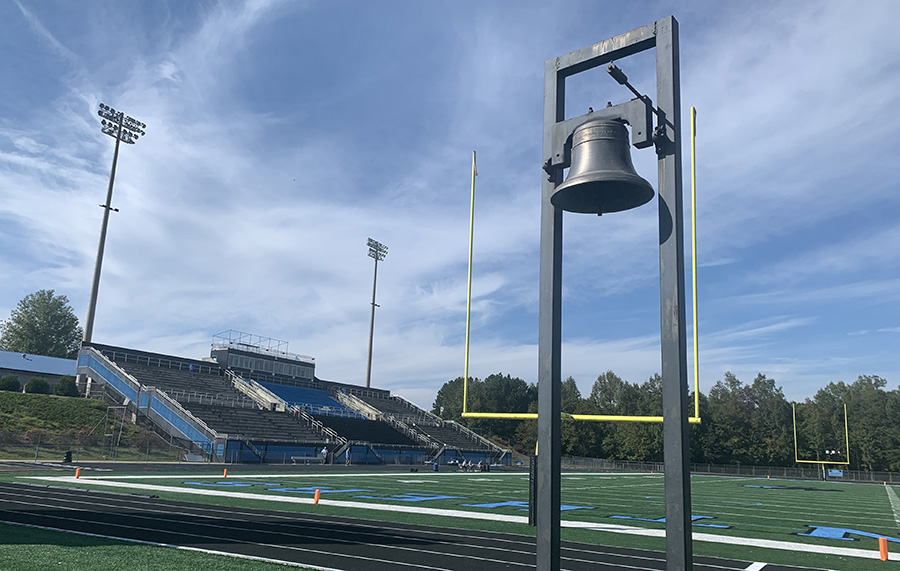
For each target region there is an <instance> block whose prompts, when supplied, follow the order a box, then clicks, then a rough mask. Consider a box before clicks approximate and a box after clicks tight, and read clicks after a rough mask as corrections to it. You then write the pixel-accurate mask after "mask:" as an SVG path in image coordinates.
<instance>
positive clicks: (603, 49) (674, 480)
mask: <svg viewBox="0 0 900 571" xmlns="http://www.w3.org/2000/svg"><path fill="white" fill-rule="evenodd" d="M653 48H655V49H656V82H657V95H656V107H655V108H654V107H653V106H652V104H651V102H650V100H649V98H646V97H638V98H635V99H632V100H631V101H629V102H627V103H623V104H620V105H616V106H613V107H608V108H606V109H602V110H600V111H595V112H593V113H589V114H588V115H582V116H580V117H575V118H572V119H569V120H566V119H565V81H566V79H567V78H568V77H571V76H573V75H576V74H578V73H581V72H584V71H587V70H589V69H593V68H595V67H598V66H600V65H603V64H607V63H611V62H613V61H615V60H621V59H622V58H625V57H627V56H630V55H634V54H636V53H639V52H642V51H646V50H650V49H653ZM680 91H681V88H680V71H679V48H678V22H677V21H676V20H675V18H674V17H672V16H669V17H666V18H662V19H660V20H657V21H655V22H653V23H651V24H648V25H646V26H643V27H641V28H637V29H635V30H632V31H630V32H627V33H625V34H622V35H620V36H616V37H614V38H610V39H608V40H604V41H602V42H599V43H597V44H594V45H592V46H588V47H586V48H582V49H580V50H577V51H574V52H571V53H569V54H566V55H563V56H560V57H557V58H554V59H551V60H548V61H547V62H545V64H544V129H543V132H544V133H543V149H544V150H543V157H544V158H545V161H546V162H545V164H544V165H543V166H544V170H545V171H546V172H547V175H548V176H545V177H544V180H543V183H542V189H541V191H542V197H541V248H540V298H539V299H540V301H539V306H540V312H539V332H538V446H539V448H540V450H541V453H540V454H539V455H538V484H537V488H538V489H537V505H536V511H537V524H538V528H537V568H538V570H540V571H558V570H559V568H560V567H559V565H560V559H559V555H560V455H561V442H560V417H561V408H560V401H561V396H560V384H561V362H560V361H561V341H562V326H561V308H562V222H563V217H562V213H563V208H565V206H566V201H565V200H563V201H560V200H558V199H557V200H556V201H553V200H552V198H553V196H554V193H555V192H556V191H557V188H558V187H559V186H561V185H562V183H563V180H562V179H563V171H564V169H565V168H566V167H569V166H570V165H571V155H572V135H573V133H574V132H575V130H576V129H577V128H578V127H579V126H581V125H583V124H584V123H586V122H589V121H596V120H598V119H603V120H618V121H622V122H627V123H629V124H630V125H631V127H632V137H633V139H634V141H633V144H634V145H635V146H636V147H638V148H647V147H650V146H654V147H655V148H656V152H657V157H658V177H659V179H658V209H659V267H660V318H661V319H660V321H661V363H662V386H663V419H662V420H663V435H664V450H663V455H664V460H665V463H664V465H665V499H666V510H665V511H666V514H665V515H666V569H667V570H669V571H673V570H682V571H689V570H690V569H692V544H691V510H690V505H691V496H690V465H689V461H690V452H689V447H688V416H687V407H686V403H687V358H686V353H687V343H686V333H685V312H684V305H685V296H684V244H683V238H684V236H683V234H684V230H683V218H682V215H683V210H682V209H683V207H682V180H681V177H682V165H681V111H680V108H681V93H680ZM651 115H654V116H655V117H656V127H655V128H654V129H651V128H650V126H651V125H652V116H651ZM570 176H571V173H570ZM554 202H557V203H559V202H561V203H562V206H563V208H561V207H559V206H557V205H554ZM638 205H639V204H634V205H633V206H628V208H631V207H634V206H638ZM620 210H622V209H620ZM574 211H576V212H578V211H582V212H583V210H574ZM614 211H615V210H603V209H602V208H601V209H600V211H599V212H597V213H598V214H602V213H603V212H614Z"/></svg>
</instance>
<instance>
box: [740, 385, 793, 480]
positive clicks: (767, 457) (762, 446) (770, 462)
mask: <svg viewBox="0 0 900 571" xmlns="http://www.w3.org/2000/svg"><path fill="white" fill-rule="evenodd" d="M750 398H751V399H752V401H751V402H752V405H753V413H752V415H751V420H750V426H751V436H752V438H751V443H750V456H751V459H752V461H753V463H755V464H762V465H765V466H786V465H789V464H790V463H792V462H793V450H792V448H793V437H792V430H793V420H792V419H791V405H790V403H788V402H787V399H785V398H784V392H783V391H782V390H781V387H778V386H776V385H775V380H774V379H770V378H768V377H766V376H765V375H763V374H762V373H760V374H758V375H756V379H754V380H753V384H752V385H750Z"/></svg>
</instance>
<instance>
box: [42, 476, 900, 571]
mask: <svg viewBox="0 0 900 571" xmlns="http://www.w3.org/2000/svg"><path fill="white" fill-rule="evenodd" d="M346 475H347V476H350V475H351V474H346ZM355 475H359V474H355ZM460 475H466V474H460ZM324 476H328V477H331V476H332V475H331V474H327V475H326V474H319V475H317V476H316V477H319V478H321V477H324ZM367 476H368V475H367ZM393 476H395V477H397V476H400V477H402V475H400V474H393ZM112 477H113V476H90V477H81V478H78V479H76V478H75V477H74V476H30V477H28V478H27V479H29V480H42V481H48V482H57V483H66V484H83V485H96V486H105V487H111V488H124V489H127V490H130V491H137V490H143V491H148V492H169V493H176V494H187V495H198V496H218V497H228V498H241V499H247V500H254V501H260V502H278V503H293V504H312V503H314V500H313V498H297V497H290V496H268V495H263V494H248V493H244V492H229V491H223V490H202V489H195V488H182V487H177V486H159V485H156V484H136V483H134V482H118V481H115V480H111V479H109V478H112ZM213 477H215V478H221V476H213ZM270 477H288V476H282V475H278V476H269V475H255V476H247V475H241V479H244V478H259V479H262V478H270ZM291 477H298V476H297V475H293V476H291ZM311 477H312V476H311ZM135 478H147V479H150V477H149V476H144V477H140V476H133V477H130V479H135ZM155 478H180V479H182V480H185V479H188V480H189V479H197V477H196V476H191V475H180V476H155ZM116 479H117V480H119V479H121V480H124V479H129V477H128V476H118V477H116ZM234 479H237V478H234ZM891 493H893V490H889V495H890V494H891ZM893 497H894V498H896V497H897V496H896V494H894V496H893ZM892 502H893V500H892ZM319 504H320V505H323V506H332V507H342V508H353V509H366V510H375V511H390V512H405V513H416V514H427V515H433V516H441V517H458V518H465V519H478V520H486V521H503V522H508V523H521V524H527V523H528V518H527V517H526V516H511V515H501V514H493V513H483V512H472V511H461V510H450V509H437V508H426V507H422V506H398V505H390V504H375V503H366V502H351V501H343V500H328V499H324V498H323V499H320V500H319ZM892 505H893V503H892ZM897 513H898V512H897V511H896V510H895V514H897ZM560 525H561V526H562V527H569V528H576V529H585V530H591V531H604V532H610V533H624V534H628V535H641V536H645V537H665V536H666V532H665V530H664V529H647V528H642V527H632V526H627V525H619V524H598V523H590V522H580V521H567V520H564V521H562V522H561V523H560ZM692 537H693V539H694V541H705V542H709V543H724V544H727V545H746V546H750V547H765V548H768V549H781V550H786V551H802V552H805V553H821V554H825V555H843V556H844V557H859V558H863V559H878V558H879V553H878V550H877V549H871V550H868V549H854V548H848V547H832V546H827V545H812V544H807V543H795V542H791V541H776V540H766V539H750V538H744V537H734V536H731V535H716V534H712V533H698V532H693V533H692ZM888 558H889V559H890V560H891V561H900V553H889V554H888ZM751 568H752V566H751Z"/></svg>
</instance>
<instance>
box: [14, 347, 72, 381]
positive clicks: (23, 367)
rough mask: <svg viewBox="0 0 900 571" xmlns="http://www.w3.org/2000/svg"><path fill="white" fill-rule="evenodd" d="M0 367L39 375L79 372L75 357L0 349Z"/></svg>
mask: <svg viewBox="0 0 900 571" xmlns="http://www.w3.org/2000/svg"><path fill="white" fill-rule="evenodd" d="M0 369H5V370H8V371H22V372H23V373H35V374H38V375H72V376H75V374H76V372H77V361H75V359H60V358H58V357H45V356H43V355H31V354H28V353H12V352H10V351H0Z"/></svg>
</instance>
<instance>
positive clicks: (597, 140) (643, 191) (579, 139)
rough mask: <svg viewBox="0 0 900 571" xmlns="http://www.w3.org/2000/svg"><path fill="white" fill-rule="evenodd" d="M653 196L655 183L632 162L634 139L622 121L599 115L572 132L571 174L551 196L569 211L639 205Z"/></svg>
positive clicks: (588, 211) (600, 210)
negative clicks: (639, 171) (602, 117)
mask: <svg viewBox="0 0 900 571" xmlns="http://www.w3.org/2000/svg"><path fill="white" fill-rule="evenodd" d="M651 198H653V187H652V186H650V183H649V182H647V181H646V180H644V179H643V178H641V177H640V175H638V174H637V172H635V170H634V164H633V163H632V162H631V139H630V137H629V136H628V129H626V128H625V125H624V123H622V122H621V121H611V120H602V119H598V120H595V121H588V122H587V123H583V124H581V125H579V126H578V127H577V128H576V129H575V132H574V133H573V134H572V164H571V166H570V168H569V176H567V177H566V181H565V182H564V183H562V184H561V185H559V186H558V187H557V188H556V190H555V191H554V192H553V195H552V196H551V197H550V202H551V203H552V204H553V206H555V207H557V208H561V209H562V210H565V211H568V212H582V213H585V214H598V215H599V214H603V213H605V212H619V211H621V210H628V209H630V208H637V207H638V206H640V205H642V204H646V203H647V202H649V201H650V199H651Z"/></svg>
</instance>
